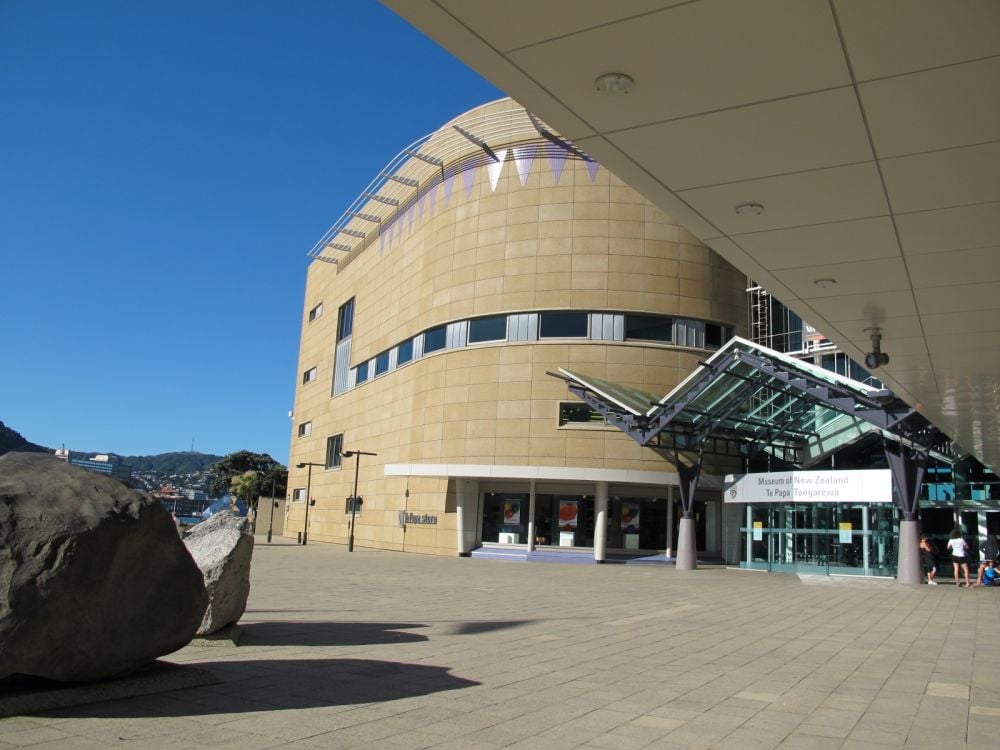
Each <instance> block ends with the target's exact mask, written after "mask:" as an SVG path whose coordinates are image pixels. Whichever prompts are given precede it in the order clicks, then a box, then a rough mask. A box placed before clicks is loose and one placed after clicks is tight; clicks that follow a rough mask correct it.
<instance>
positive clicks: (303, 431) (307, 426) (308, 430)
mask: <svg viewBox="0 0 1000 750" xmlns="http://www.w3.org/2000/svg"><path fill="white" fill-rule="evenodd" d="M312 432H313V423H312V422H311V421H310V422H303V423H302V424H300V425H299V437H309V436H310V435H312Z"/></svg>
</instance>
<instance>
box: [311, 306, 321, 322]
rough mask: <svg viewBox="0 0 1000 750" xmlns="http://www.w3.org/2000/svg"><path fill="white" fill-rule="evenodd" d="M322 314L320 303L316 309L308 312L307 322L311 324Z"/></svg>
mask: <svg viewBox="0 0 1000 750" xmlns="http://www.w3.org/2000/svg"><path fill="white" fill-rule="evenodd" d="M322 314H323V303H322V302H320V303H319V304H318V305H316V307H314V308H313V309H312V310H310V311H309V322H310V323H312V322H313V321H314V320H316V318H318V317H319V316H320V315H322Z"/></svg>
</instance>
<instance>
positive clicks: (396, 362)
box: [334, 300, 734, 421]
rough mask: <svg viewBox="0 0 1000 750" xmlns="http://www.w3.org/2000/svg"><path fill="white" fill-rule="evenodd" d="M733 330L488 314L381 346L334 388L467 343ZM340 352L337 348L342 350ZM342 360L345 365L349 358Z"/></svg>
mask: <svg viewBox="0 0 1000 750" xmlns="http://www.w3.org/2000/svg"><path fill="white" fill-rule="evenodd" d="M353 302H354V300H351V302H350V304H351V308H352V309H353ZM733 334H734V330H733V326H730V325H724V324H721V323H714V322H711V321H706V320H697V319H693V318H681V317H678V316H676V315H657V314H654V313H640V312H613V311H612V312H607V311H600V312H597V311H588V310H545V311H540V312H516V313H505V314H502V315H486V316H482V317H477V318H467V319H465V320H457V321H453V322H451V323H444V324H441V325H437V326H434V327H433V328H428V329H426V330H424V331H422V332H421V333H418V334H417V335H416V336H413V337H412V338H408V339H405V340H404V341H402V342H400V343H399V344H397V345H396V346H394V347H392V348H390V349H386V350H385V351H383V352H380V353H379V354H377V355H375V356H374V357H372V358H371V359H368V360H365V361H364V362H361V363H360V364H359V365H357V366H356V367H354V368H353V369H351V370H350V377H349V378H347V382H346V387H345V388H344V389H343V390H341V389H337V388H335V389H334V395H339V394H340V393H342V392H344V391H345V390H349V389H350V388H353V387H356V386H359V385H361V384H362V383H365V382H367V381H369V380H372V379H373V378H375V377H378V376H380V375H384V374H386V373H387V372H392V371H393V370H395V369H397V368H399V367H402V366H403V365H405V364H407V363H409V362H413V361H416V360H418V359H422V358H423V357H426V356H427V355H428V354H433V353H435V352H439V351H445V350H449V349H462V348H465V347H467V346H479V345H489V344H494V345H495V344H499V343H504V342H521V341H546V342H548V341H572V340H577V341H580V340H584V341H588V340H589V341H620V342H629V341H634V342H636V343H645V344H649V343H654V344H672V345H674V346H684V347H693V348H698V349H718V348H720V347H721V346H722V345H723V344H725V342H727V341H729V339H731V338H732V337H733ZM347 351H349V350H347ZM339 353H340V350H339V349H338V355H339ZM344 366H345V367H346V366H347V365H346V362H345V365H344ZM570 421H575V420H570Z"/></svg>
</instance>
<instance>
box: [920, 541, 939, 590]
mask: <svg viewBox="0 0 1000 750" xmlns="http://www.w3.org/2000/svg"><path fill="white" fill-rule="evenodd" d="M920 564H921V565H922V566H923V568H924V573H926V574H927V583H928V584H929V585H931V586H937V585H938V582H937V581H936V580H935V579H936V578H937V555H935V554H934V546H933V545H932V544H931V540H930V539H928V538H927V535H926V534H923V535H921V537H920Z"/></svg>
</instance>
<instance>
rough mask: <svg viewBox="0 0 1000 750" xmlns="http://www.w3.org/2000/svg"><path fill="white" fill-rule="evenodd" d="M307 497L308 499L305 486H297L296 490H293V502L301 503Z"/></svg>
mask: <svg viewBox="0 0 1000 750" xmlns="http://www.w3.org/2000/svg"><path fill="white" fill-rule="evenodd" d="M305 499H306V488H305V487H296V488H295V489H294V490H292V502H295V503H301V502H302V501H303V500H305Z"/></svg>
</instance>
